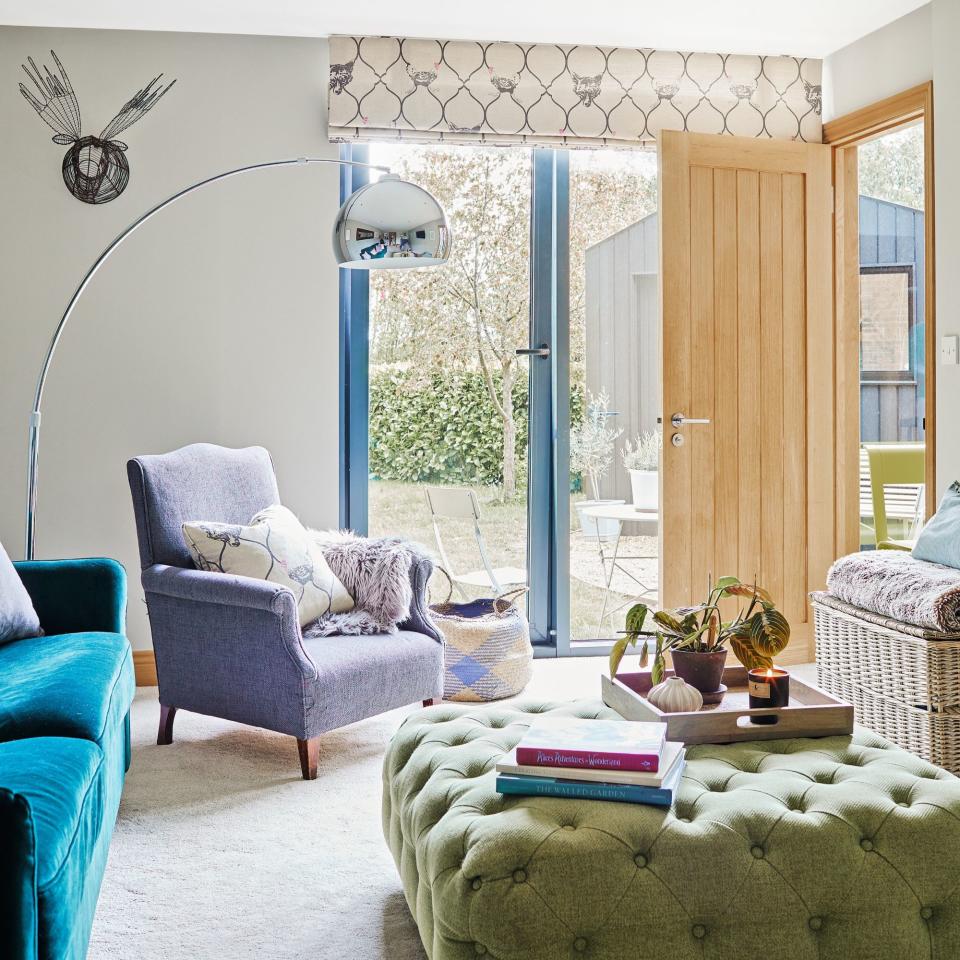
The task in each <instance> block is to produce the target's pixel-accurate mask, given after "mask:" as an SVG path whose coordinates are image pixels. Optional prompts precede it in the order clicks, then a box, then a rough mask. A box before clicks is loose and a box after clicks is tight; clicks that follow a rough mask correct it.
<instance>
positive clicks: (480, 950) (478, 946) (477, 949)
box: [473, 943, 487, 957]
mask: <svg viewBox="0 0 960 960" xmlns="http://www.w3.org/2000/svg"><path fill="white" fill-rule="evenodd" d="M473 952H474V953H475V954H476V955H477V956H478V957H482V956H483V955H484V954H485V953H486V952H487V948H486V947H485V946H484V945H483V944H482V943H475V944H474V945H473Z"/></svg>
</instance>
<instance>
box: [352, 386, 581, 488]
mask: <svg viewBox="0 0 960 960" xmlns="http://www.w3.org/2000/svg"><path fill="white" fill-rule="evenodd" d="M500 382H501V381H500V378H499V377H498V378H496V383H497V389H499V386H500ZM513 405H514V417H515V420H516V425H517V444H516V451H517V486H518V487H521V488H522V487H524V486H525V485H526V475H527V413H528V406H527V378H526V376H525V375H523V374H521V375H520V376H519V377H518V378H517V383H516V384H515V385H514V388H513ZM570 408H571V414H572V418H571V419H572V420H573V421H574V422H576V421H579V419H580V418H581V417H582V416H583V396H582V393H581V392H580V391H575V392H574V393H573V394H572V396H571V402H570ZM370 475H371V477H373V478H375V479H380V480H401V481H404V482H406V483H450V484H460V483H462V484H499V483H502V482H503V422H502V420H501V418H500V415H499V414H498V413H497V411H496V410H495V409H494V406H493V403H492V402H491V400H490V397H489V395H488V393H487V388H486V384H485V383H484V381H483V376H482V375H481V374H480V373H479V372H459V373H445V372H435V373H432V374H430V375H429V376H427V377H424V375H423V374H422V373H420V372H419V371H410V370H407V371H397V370H390V371H381V372H377V373H372V374H371V378H370Z"/></svg>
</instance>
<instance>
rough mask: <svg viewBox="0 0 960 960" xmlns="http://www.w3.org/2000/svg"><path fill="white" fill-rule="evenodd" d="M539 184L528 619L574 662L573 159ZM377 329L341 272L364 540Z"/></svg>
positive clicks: (344, 495) (346, 490)
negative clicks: (541, 350)
mask: <svg viewBox="0 0 960 960" xmlns="http://www.w3.org/2000/svg"><path fill="white" fill-rule="evenodd" d="M340 156H341V159H344V160H357V161H360V162H367V159H368V156H369V150H368V148H367V147H365V146H359V145H350V144H345V145H343V146H342V147H341V150H340ZM531 177H532V193H531V212H530V241H531V242H530V343H531V344H536V345H538V346H539V345H540V344H546V345H547V346H548V347H549V348H550V355H549V357H548V358H546V359H539V358H538V359H536V360H533V361H532V362H531V364H530V394H529V409H530V424H529V430H528V436H529V438H530V439H529V443H530V449H529V478H528V495H527V511H528V516H527V536H528V544H527V558H528V568H529V581H530V596H529V605H528V614H529V619H530V633H531V639H532V640H533V642H534V645H535V649H536V652H537V654H538V655H539V656H554V655H557V654H567V653H570V652H571V649H570V629H569V618H570V613H569V611H570V603H569V590H570V584H569V545H568V537H569V530H570V497H569V484H570V467H569V410H570V371H569V329H568V327H569V279H568V278H569V274H568V263H569V257H568V253H569V158H568V156H567V153H566V152H565V151H558V150H547V149H536V150H534V151H533V160H532V164H531ZM366 182H367V171H366V170H365V169H364V168H362V167H361V168H358V167H341V173H340V198H341V202H342V201H343V200H345V199H346V198H347V197H348V196H349V195H350V193H352V192H353V191H354V190H356V189H357V188H358V187H360V186H362V185H363V184H364V183H366ZM454 255H456V254H454ZM369 322H370V314H369V275H368V274H367V272H366V271H363V270H341V271H340V523H341V525H342V526H345V527H350V528H351V529H353V530H355V531H357V532H358V533H366V532H367V521H368V495H369V491H368V478H369V436H368V417H369V387H370V380H369V330H370V326H369ZM593 652H594V653H595V652H596V651H595V650H594V651H593Z"/></svg>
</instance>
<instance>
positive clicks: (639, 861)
mask: <svg viewBox="0 0 960 960" xmlns="http://www.w3.org/2000/svg"><path fill="white" fill-rule="evenodd" d="M633 862H634V863H635V864H636V865H637V866H638V867H639V868H640V869H641V870H642V869H643V868H644V867H645V866H646V865H647V858H646V857H645V856H644V855H643V854H642V853H638V854H637V855H636V856H635V857H634V858H633Z"/></svg>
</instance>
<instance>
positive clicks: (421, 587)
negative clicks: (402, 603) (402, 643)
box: [399, 555, 443, 643]
mask: <svg viewBox="0 0 960 960" xmlns="http://www.w3.org/2000/svg"><path fill="white" fill-rule="evenodd" d="M432 575H433V561H432V560H430V558H429V557H425V556H422V555H421V556H416V555H415V556H414V558H413V562H412V563H411V564H410V587H411V590H412V593H413V596H412V597H411V599H410V617H409V618H408V619H407V620H405V621H404V622H403V623H401V624H399V628H400V629H401V630H413V631H414V632H416V633H424V634H426V635H427V636H428V637H432V638H433V639H434V640H436V641H437V643H443V635H442V634H441V633H440V631H439V630H438V629H437V628H436V627H435V626H434V624H433V621H432V620H431V619H430V604H429V600H428V598H427V584H428V583H429V582H430V577H431V576H432Z"/></svg>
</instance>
